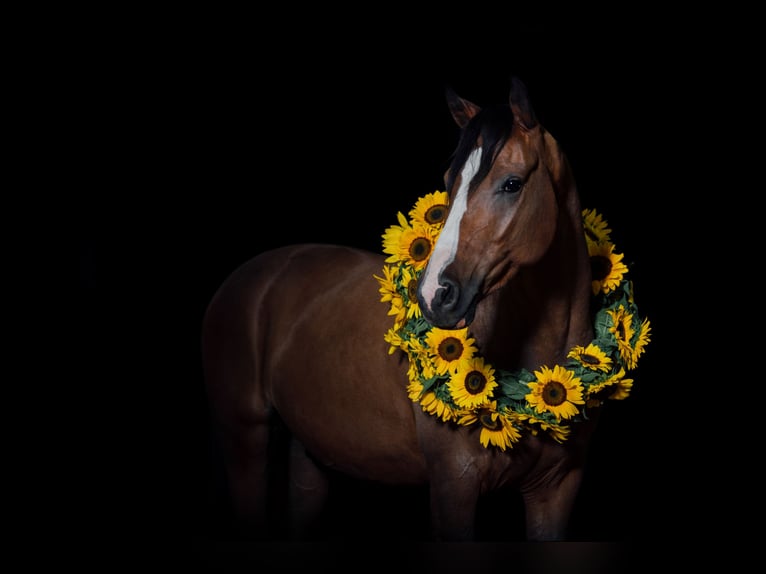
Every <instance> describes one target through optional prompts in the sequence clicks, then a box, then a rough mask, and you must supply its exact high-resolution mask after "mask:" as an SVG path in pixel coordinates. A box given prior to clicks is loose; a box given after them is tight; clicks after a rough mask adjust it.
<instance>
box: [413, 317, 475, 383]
mask: <svg viewBox="0 0 766 574" xmlns="http://www.w3.org/2000/svg"><path fill="white" fill-rule="evenodd" d="M475 343H476V341H475V340H474V339H473V338H471V337H469V336H468V328H467V327H465V328H463V329H439V328H437V327H434V328H433V329H431V330H430V331H429V332H428V334H427V335H426V344H427V345H428V347H429V349H430V351H431V354H432V356H433V361H434V366H435V367H436V372H437V373H439V374H440V375H442V374H444V373H446V372H450V373H454V372H455V371H456V370H457V368H458V366H459V364H460V361H461V360H463V359H470V358H471V357H473V356H474V354H475V353H476V352H478V349H477V348H476V345H475Z"/></svg>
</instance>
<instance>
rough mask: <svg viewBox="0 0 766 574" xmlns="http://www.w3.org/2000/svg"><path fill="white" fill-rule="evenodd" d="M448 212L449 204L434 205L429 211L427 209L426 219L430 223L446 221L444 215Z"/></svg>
mask: <svg viewBox="0 0 766 574" xmlns="http://www.w3.org/2000/svg"><path fill="white" fill-rule="evenodd" d="M446 214H447V206H446V205H432V206H431V207H429V208H428V211H426V215H425V218H424V219H425V220H426V221H427V222H428V223H430V224H432V225H433V224H434V223H441V222H442V221H444V216H445V215H446Z"/></svg>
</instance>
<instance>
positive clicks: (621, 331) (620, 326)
mask: <svg viewBox="0 0 766 574" xmlns="http://www.w3.org/2000/svg"><path fill="white" fill-rule="evenodd" d="M616 334H617V338H618V339H619V340H620V341H624V340H625V337H626V334H627V331H626V330H625V323H624V322H623V321H620V322H619V323H617V328H616Z"/></svg>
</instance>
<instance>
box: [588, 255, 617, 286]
mask: <svg viewBox="0 0 766 574" xmlns="http://www.w3.org/2000/svg"><path fill="white" fill-rule="evenodd" d="M611 271H612V261H611V260H610V259H609V258H608V257H604V256H603V255H594V256H592V257H591V258H590V272H591V276H592V277H593V279H594V280H596V281H603V280H604V279H606V278H607V277H609V273H611Z"/></svg>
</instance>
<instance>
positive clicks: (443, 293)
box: [434, 279, 460, 310]
mask: <svg viewBox="0 0 766 574" xmlns="http://www.w3.org/2000/svg"><path fill="white" fill-rule="evenodd" d="M459 295H460V290H459V289H458V286H457V284H456V283H455V282H454V281H451V280H449V279H442V283H440V287H439V288H438V289H437V290H436V295H435V296H434V306H435V307H440V308H442V309H445V310H451V309H452V308H453V307H455V305H457V302H458V299H459V298H460V297H459Z"/></svg>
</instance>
